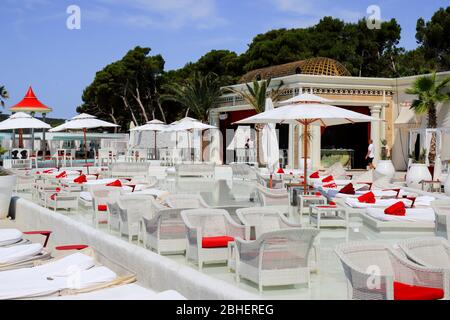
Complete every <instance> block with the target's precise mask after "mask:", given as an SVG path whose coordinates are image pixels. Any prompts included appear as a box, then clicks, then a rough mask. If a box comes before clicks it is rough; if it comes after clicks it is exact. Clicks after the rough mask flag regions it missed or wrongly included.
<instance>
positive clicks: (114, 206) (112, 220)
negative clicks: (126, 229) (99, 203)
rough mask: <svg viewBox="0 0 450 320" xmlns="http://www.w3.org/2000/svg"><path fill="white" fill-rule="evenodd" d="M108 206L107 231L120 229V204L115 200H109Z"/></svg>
mask: <svg viewBox="0 0 450 320" xmlns="http://www.w3.org/2000/svg"><path fill="white" fill-rule="evenodd" d="M106 205H107V206H108V213H109V214H108V232H111V230H114V231H120V210H121V209H120V206H119V204H118V203H117V201H114V202H109V203H107V204H106Z"/></svg>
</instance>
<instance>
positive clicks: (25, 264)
mask: <svg viewBox="0 0 450 320" xmlns="http://www.w3.org/2000/svg"><path fill="white" fill-rule="evenodd" d="M50 258H51V255H50V253H49V252H48V251H46V250H45V249H44V248H43V247H42V245H41V244H39V243H32V244H24V245H20V246H9V247H1V248H0V271H5V270H12V269H18V268H29V267H33V266H34V265H35V264H36V263H38V262H40V261H45V260H48V259H50Z"/></svg>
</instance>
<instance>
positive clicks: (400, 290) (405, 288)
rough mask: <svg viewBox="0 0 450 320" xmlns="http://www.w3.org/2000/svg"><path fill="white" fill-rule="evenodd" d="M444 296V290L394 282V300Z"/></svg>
mask: <svg viewBox="0 0 450 320" xmlns="http://www.w3.org/2000/svg"><path fill="white" fill-rule="evenodd" d="M442 298H444V290H442V289H440V288H428V287H419V286H412V285H409V284H404V283H401V282H394V300H439V299H442Z"/></svg>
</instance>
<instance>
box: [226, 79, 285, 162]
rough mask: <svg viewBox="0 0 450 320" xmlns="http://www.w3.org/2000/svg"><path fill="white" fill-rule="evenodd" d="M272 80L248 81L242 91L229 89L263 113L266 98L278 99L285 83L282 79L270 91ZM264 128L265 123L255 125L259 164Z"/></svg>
mask: <svg viewBox="0 0 450 320" xmlns="http://www.w3.org/2000/svg"><path fill="white" fill-rule="evenodd" d="M271 81H272V79H268V80H263V81H257V80H254V81H253V83H252V84H251V85H250V84H248V83H247V84H246V85H245V86H246V87H247V90H246V91H240V90H236V89H232V88H229V89H227V91H229V92H232V93H235V94H237V95H238V96H240V97H242V99H244V101H245V102H247V103H248V104H249V105H251V106H252V107H253V109H255V111H256V113H262V112H264V111H265V110H266V98H268V97H270V98H271V99H272V101H273V102H276V101H278V100H279V98H280V95H281V88H282V87H283V85H284V83H283V81H280V83H279V84H278V86H277V87H276V88H274V89H272V90H270V91H269V87H270V83H271ZM263 128H264V125H263V124H257V125H255V130H256V149H257V150H256V152H257V155H256V157H257V161H258V164H261V159H260V154H259V151H260V150H261V148H260V147H261V145H260V144H261V139H260V135H261V132H262V129H263Z"/></svg>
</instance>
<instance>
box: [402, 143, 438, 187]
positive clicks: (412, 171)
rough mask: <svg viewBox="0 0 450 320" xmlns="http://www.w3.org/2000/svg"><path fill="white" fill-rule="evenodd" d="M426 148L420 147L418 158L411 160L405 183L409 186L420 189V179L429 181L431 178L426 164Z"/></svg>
mask: <svg viewBox="0 0 450 320" xmlns="http://www.w3.org/2000/svg"><path fill="white" fill-rule="evenodd" d="M426 158H427V150H426V149H422V152H421V153H420V155H419V159H417V160H413V163H412V164H411V166H410V168H409V170H408V173H407V174H406V185H407V186H408V187H410V188H416V189H421V188H422V185H421V182H422V181H424V180H425V181H429V180H431V179H433V177H432V176H431V173H430V170H428V166H427V164H426Z"/></svg>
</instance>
